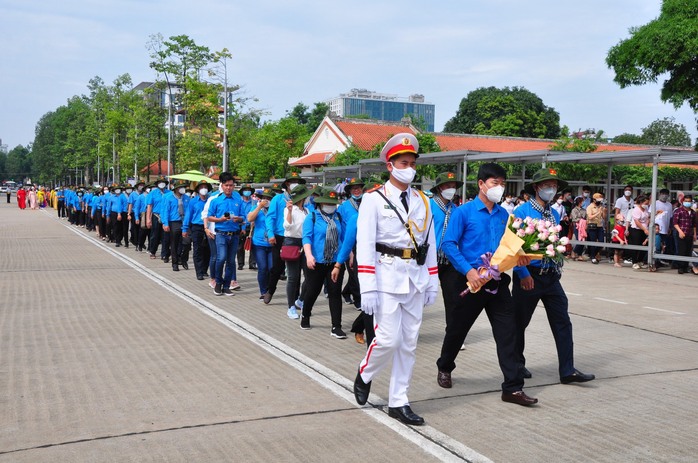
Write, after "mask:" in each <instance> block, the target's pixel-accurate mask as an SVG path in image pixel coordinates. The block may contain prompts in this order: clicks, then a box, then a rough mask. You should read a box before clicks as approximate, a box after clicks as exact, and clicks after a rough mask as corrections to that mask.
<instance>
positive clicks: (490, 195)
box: [485, 185, 504, 204]
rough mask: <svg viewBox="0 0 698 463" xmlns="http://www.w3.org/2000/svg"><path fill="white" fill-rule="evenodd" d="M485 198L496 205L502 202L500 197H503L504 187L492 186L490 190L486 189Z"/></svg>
mask: <svg viewBox="0 0 698 463" xmlns="http://www.w3.org/2000/svg"><path fill="white" fill-rule="evenodd" d="M485 196H487V199H489V200H490V201H492V202H493V203H495V204H498V203H499V201H501V200H502V196H504V187H503V186H502V185H497V186H493V187H492V188H488V189H487V193H485Z"/></svg>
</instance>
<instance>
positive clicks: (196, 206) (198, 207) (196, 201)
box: [182, 195, 208, 233]
mask: <svg viewBox="0 0 698 463" xmlns="http://www.w3.org/2000/svg"><path fill="white" fill-rule="evenodd" d="M207 199H208V198H205V199H201V195H196V196H195V197H194V198H192V199H191V201H189V204H188V205H187V210H186V214H184V223H183V224H182V233H187V232H188V231H189V229H190V228H191V226H192V225H201V226H203V224H204V219H203V217H201V213H202V212H203V210H204V206H205V205H206V200H207Z"/></svg>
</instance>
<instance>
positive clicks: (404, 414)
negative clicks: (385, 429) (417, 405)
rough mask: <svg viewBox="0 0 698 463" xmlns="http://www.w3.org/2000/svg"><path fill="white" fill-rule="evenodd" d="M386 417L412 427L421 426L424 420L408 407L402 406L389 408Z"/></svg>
mask: <svg viewBox="0 0 698 463" xmlns="http://www.w3.org/2000/svg"><path fill="white" fill-rule="evenodd" d="M388 416H389V417H391V418H395V419H396V420H400V421H402V422H403V423H405V424H410V425H412V426H421V425H423V424H424V418H422V417H421V416H419V415H417V414H416V413H415V412H413V411H412V409H411V408H410V406H409V405H403V406H402V407H389V408H388Z"/></svg>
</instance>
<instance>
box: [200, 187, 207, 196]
mask: <svg viewBox="0 0 698 463" xmlns="http://www.w3.org/2000/svg"><path fill="white" fill-rule="evenodd" d="M199 194H200V195H202V196H206V195H207V194H208V188H199Z"/></svg>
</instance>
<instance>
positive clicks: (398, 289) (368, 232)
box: [356, 182, 439, 294]
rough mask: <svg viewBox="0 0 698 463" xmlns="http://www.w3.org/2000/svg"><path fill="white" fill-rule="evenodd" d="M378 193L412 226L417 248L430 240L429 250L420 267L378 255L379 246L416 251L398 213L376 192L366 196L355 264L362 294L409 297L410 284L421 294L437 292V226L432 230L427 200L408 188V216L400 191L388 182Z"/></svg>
mask: <svg viewBox="0 0 698 463" xmlns="http://www.w3.org/2000/svg"><path fill="white" fill-rule="evenodd" d="M379 191H380V192H382V193H383V194H384V195H385V197H386V198H388V199H389V200H390V202H391V203H393V205H394V206H395V208H396V209H397V210H398V211H399V212H400V215H401V216H402V218H403V220H405V222H407V223H409V224H410V226H411V228H412V233H413V234H414V238H415V240H417V244H418V245H421V244H422V243H423V242H424V241H425V240H427V241H428V243H429V245H430V246H429V251H428V253H427V260H426V263H425V264H424V265H418V264H417V261H416V260H415V259H402V258H401V257H397V256H387V255H385V254H381V253H380V252H377V251H376V243H381V244H384V245H387V246H390V247H392V248H402V249H406V248H414V243H413V241H412V239H411V238H410V235H409V233H408V232H407V230H406V229H405V227H404V226H403V225H402V222H401V221H400V219H399V218H398V216H397V214H396V213H395V211H393V209H391V208H390V206H389V205H388V203H387V202H386V201H385V199H383V197H381V196H380V195H379V194H378V192H377V191H373V192H371V193H366V194H364V196H363V198H362V200H361V207H360V208H359V218H358V222H357V229H358V234H357V237H356V260H357V269H358V273H359V285H360V287H361V292H362V293H366V292H368V291H381V292H386V293H392V294H407V293H408V292H409V288H410V284H409V283H410V281H412V284H414V286H415V287H416V288H417V290H418V291H419V292H424V291H438V289H439V279H438V268H437V265H436V240H435V238H434V233H435V231H434V226H433V225H432V226H431V227H429V224H430V223H431V222H432V221H433V217H432V214H431V209H430V206H429V200H428V198H426V197H425V196H424V194H423V193H421V192H419V191H417V190H416V189H414V188H408V190H407V193H408V198H409V203H408V204H409V214H408V213H406V212H405V208H404V206H403V205H402V202H401V201H400V193H401V191H400V190H399V189H397V188H396V187H394V186H393V185H392V184H391V183H390V182H387V183H386V184H385V185H384V186H382V187H380V189H379ZM430 228H431V229H430ZM427 231H428V232H429V236H428V237H427Z"/></svg>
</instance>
